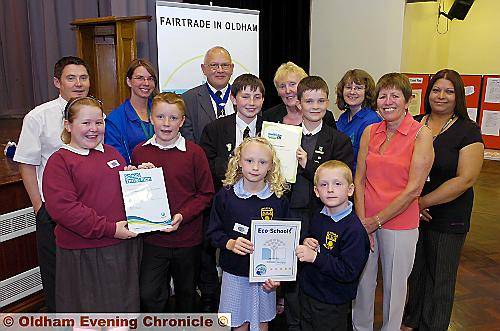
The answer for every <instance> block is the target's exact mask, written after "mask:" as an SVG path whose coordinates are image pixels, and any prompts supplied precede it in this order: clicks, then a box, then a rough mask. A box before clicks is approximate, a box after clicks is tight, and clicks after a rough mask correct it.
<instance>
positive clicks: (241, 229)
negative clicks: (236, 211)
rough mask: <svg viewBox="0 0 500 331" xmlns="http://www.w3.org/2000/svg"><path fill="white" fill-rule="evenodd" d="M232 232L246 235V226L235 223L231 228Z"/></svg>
mask: <svg viewBox="0 0 500 331" xmlns="http://www.w3.org/2000/svg"><path fill="white" fill-rule="evenodd" d="M233 231H236V232H239V233H242V234H245V235H246V234H247V233H248V226H246V225H243V224H240V223H235V224H234V227H233Z"/></svg>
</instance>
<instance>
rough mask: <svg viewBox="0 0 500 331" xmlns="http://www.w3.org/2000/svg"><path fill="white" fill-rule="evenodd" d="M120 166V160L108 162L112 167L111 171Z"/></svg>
mask: <svg viewBox="0 0 500 331" xmlns="http://www.w3.org/2000/svg"><path fill="white" fill-rule="evenodd" d="M119 165H120V162H118V160H111V161H109V162H108V167H110V168H111V169H113V168H116V167H118V166H119Z"/></svg>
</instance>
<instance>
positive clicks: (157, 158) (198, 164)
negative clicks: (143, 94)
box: [132, 93, 214, 313]
mask: <svg viewBox="0 0 500 331" xmlns="http://www.w3.org/2000/svg"><path fill="white" fill-rule="evenodd" d="M185 108H186V107H185V105H184V101H183V100H182V98H181V97H180V96H178V95H177V94H175V93H160V94H158V95H157V96H155V97H154V99H153V104H152V111H151V123H153V127H154V131H155V134H154V135H153V137H152V138H151V139H149V140H148V141H146V142H144V143H140V144H139V145H137V147H136V148H135V149H134V151H133V152H132V164H135V165H139V164H143V163H151V164H152V165H150V166H151V167H152V166H155V167H161V168H162V169H163V176H164V178H165V186H166V188H167V195H168V202H169V206H170V212H171V214H172V225H173V227H172V228H170V229H167V230H165V231H163V232H154V233H150V234H147V235H145V237H144V251H143V256H142V263H141V276H140V293H141V306H142V311H143V312H148V313H150V312H151V313H162V312H165V308H166V304H167V302H168V298H169V276H170V275H171V276H172V278H173V281H174V287H175V292H176V294H177V295H176V309H175V310H176V312H182V313H190V312H195V310H196V309H195V298H196V285H195V279H196V275H197V273H198V267H199V258H200V248H201V243H202V222H203V211H204V210H205V209H206V208H208V207H209V206H210V202H211V200H212V197H213V194H214V187H213V182H212V176H211V173H210V168H209V166H208V161H207V158H206V156H205V152H204V151H203V150H202V149H201V147H199V146H198V145H196V144H195V143H193V142H192V141H188V140H185V139H184V137H183V136H182V135H181V134H180V133H179V129H180V127H181V126H182V125H183V124H184V119H185V117H184V113H185Z"/></svg>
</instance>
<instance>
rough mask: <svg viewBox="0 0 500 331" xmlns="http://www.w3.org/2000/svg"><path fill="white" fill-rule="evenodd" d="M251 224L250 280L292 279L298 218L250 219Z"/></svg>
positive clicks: (295, 270)
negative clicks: (286, 219) (292, 219)
mask: <svg viewBox="0 0 500 331" xmlns="http://www.w3.org/2000/svg"><path fill="white" fill-rule="evenodd" d="M251 226H252V232H251V241H252V243H253V248H254V250H253V253H252V254H250V275H249V277H250V282H251V283H252V282H265V281H266V280H267V279H272V280H277V281H294V280H296V277H297V256H296V255H295V248H297V246H298V244H299V237H300V221H280V220H272V221H264V220H253V221H252V225H251Z"/></svg>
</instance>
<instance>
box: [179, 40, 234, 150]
mask: <svg viewBox="0 0 500 331" xmlns="http://www.w3.org/2000/svg"><path fill="white" fill-rule="evenodd" d="M233 69H234V64H233V62H232V60H231V55H230V54H229V52H228V51H227V50H226V49H225V48H223V47H220V46H215V47H213V48H211V49H209V50H208V51H207V53H206V54H205V58H204V61H203V64H201V70H202V71H203V74H204V75H205V77H206V78H207V82H206V83H205V84H202V85H199V86H197V87H194V88H192V89H190V90H188V91H186V92H185V93H184V94H183V95H182V98H183V99H184V102H185V104H186V121H185V122H184V125H183V126H182V135H183V137H185V138H186V139H189V140H192V141H194V142H196V143H197V144H198V143H199V142H200V138H201V134H202V132H203V129H204V128H205V126H206V125H207V124H208V123H210V122H212V121H215V120H216V119H217V118H221V117H224V116H226V115H230V114H232V113H234V109H233V104H232V103H231V100H230V98H229V94H230V90H231V85H230V84H229V80H230V79H231V76H232V74H233Z"/></svg>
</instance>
